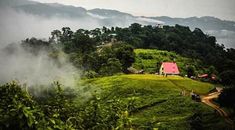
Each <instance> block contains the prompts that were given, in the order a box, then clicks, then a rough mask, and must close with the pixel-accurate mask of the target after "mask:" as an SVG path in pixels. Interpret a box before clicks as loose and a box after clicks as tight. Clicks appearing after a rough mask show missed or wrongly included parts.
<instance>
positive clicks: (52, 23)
mask: <svg viewBox="0 0 235 130" xmlns="http://www.w3.org/2000/svg"><path fill="white" fill-rule="evenodd" d="M0 18H1V20H0V39H1V40H0V44H1V45H6V44H9V43H12V42H18V41H21V40H23V39H26V38H30V37H37V38H48V37H49V36H50V32H52V31H53V30H55V29H61V28H62V27H70V28H71V29H72V30H76V29H79V28H84V29H94V28H96V27H101V26H100V25H99V23H98V22H97V21H96V20H94V19H89V18H82V19H79V20H78V19H73V20H71V19H66V18H59V17H51V18H48V17H42V16H36V15H31V14H26V13H24V12H16V11H15V10H13V9H11V8H2V9H0Z"/></svg>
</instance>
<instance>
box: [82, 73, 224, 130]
mask: <svg viewBox="0 0 235 130" xmlns="http://www.w3.org/2000/svg"><path fill="white" fill-rule="evenodd" d="M175 80H177V81H182V82H177V81H175ZM184 81H186V82H187V83H185V84H184ZM172 82H173V83H172ZM82 84H84V85H90V86H95V87H96V88H99V89H101V90H100V91H101V94H99V95H100V100H99V103H100V104H104V105H105V104H107V103H109V102H110V101H112V100H114V99H117V100H119V102H120V104H119V105H121V106H122V107H121V112H120V115H121V116H119V117H120V118H119V120H118V122H119V121H122V122H124V123H121V124H123V125H120V126H126V127H127V128H132V129H148V128H149V129H153V128H159V129H185V130H186V129H190V128H191V125H190V117H192V116H193V115H194V114H195V113H198V112H199V113H201V114H202V117H201V124H202V127H203V128H204V129H212V128H214V127H215V126H216V128H218V129H220V128H223V126H225V128H226V123H225V122H223V119H222V118H220V117H217V116H215V114H214V111H213V109H211V108H210V107H206V106H205V105H203V104H201V103H197V102H194V101H192V100H191V99H190V97H187V96H186V97H185V96H181V95H180V92H181V91H182V90H189V91H191V89H192V88H193V89H194V90H195V92H197V93H204V94H205V93H208V92H209V91H211V90H212V89H213V85H211V84H208V85H207V84H204V83H201V82H198V81H195V82H194V81H193V80H191V79H188V78H182V77H179V76H168V77H162V76H157V75H150V74H146V75H137V74H136V75H119V76H109V77H102V78H94V79H89V80H83V83H82ZM191 85H192V86H191ZM184 86H185V88H187V89H184V88H183V87H184ZM190 87H192V88H190ZM205 88H206V89H205ZM112 109H113V108H112ZM114 110H115V109H114ZM121 118H123V119H121ZM194 123H195V122H194ZM119 124H120V123H118V125H117V126H119ZM124 124H125V125H124Z"/></svg>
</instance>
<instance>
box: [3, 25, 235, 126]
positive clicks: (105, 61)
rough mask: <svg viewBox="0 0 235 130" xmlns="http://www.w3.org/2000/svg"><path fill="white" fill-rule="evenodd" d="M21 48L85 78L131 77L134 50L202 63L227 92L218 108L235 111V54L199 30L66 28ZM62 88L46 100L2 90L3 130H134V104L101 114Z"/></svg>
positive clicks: (93, 103)
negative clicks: (69, 66)
mask: <svg viewBox="0 0 235 130" xmlns="http://www.w3.org/2000/svg"><path fill="white" fill-rule="evenodd" d="M14 46H16V45H14V44H11V45H9V46H7V47H6V48H5V50H4V51H6V53H11V52H12V51H14V48H15V47H14ZM20 46H21V47H22V48H24V50H25V51H27V52H29V53H32V54H33V55H39V53H40V52H41V51H43V52H46V53H48V56H49V57H51V58H52V59H53V60H54V61H55V62H58V66H60V57H61V56H65V55H66V56H68V59H69V61H70V62H71V63H72V64H73V65H74V66H75V67H76V68H78V69H80V70H83V72H82V78H95V77H102V76H111V75H115V74H119V73H129V72H128V68H129V67H131V66H132V64H133V63H134V62H135V60H136V59H135V58H136V56H135V53H134V49H156V50H165V51H171V52H174V53H176V54H178V55H181V56H184V57H187V58H190V59H194V60H200V61H201V62H202V64H203V65H202V66H203V67H204V68H207V70H210V71H209V72H208V73H209V74H210V75H212V74H216V75H217V76H218V82H217V83H220V84H223V85H224V86H226V88H225V89H224V91H223V93H222V94H221V96H220V97H219V100H218V101H219V103H220V104H221V105H223V106H226V107H230V108H233V109H234V108H235V96H234V91H235V86H234V84H235V68H234V66H235V49H233V48H230V49H228V48H225V47H224V46H223V45H221V44H218V43H217V42H216V38H215V37H214V36H209V35H207V34H204V33H203V32H202V31H201V30H200V29H199V28H196V29H194V30H193V31H191V30H190V29H189V27H184V26H181V25H175V26H163V27H159V26H150V25H149V26H142V25H140V24H137V23H134V24H132V25H130V26H129V27H126V28H119V27H111V28H107V27H103V28H96V29H94V30H84V29H78V30H77V31H75V32H74V31H72V30H71V29H70V28H69V27H64V28H62V30H54V31H52V32H51V36H50V38H49V39H48V40H41V39H37V38H28V39H25V40H23V41H22V43H21V44H20ZM156 64H157V63H156ZM189 65H190V67H188V68H186V70H187V71H188V73H190V74H191V75H190V76H197V75H196V74H195V73H192V71H194V70H192V68H195V66H194V65H193V64H190V63H189ZM205 73H206V72H205ZM61 86H62V85H61V84H60V83H58V82H55V83H53V84H52V87H51V89H50V90H41V92H40V93H42V94H45V95H47V96H43V97H41V96H35V95H31V94H30V91H34V90H33V88H31V89H32V90H26V89H25V90H24V87H25V86H24V85H21V84H19V83H18V82H16V81H14V82H12V83H7V84H5V85H2V86H1V87H0V93H1V101H0V103H1V104H0V105H1V108H0V111H1V113H2V114H1V116H0V125H1V126H0V129H11V130H12V129H20V128H22V129H99V128H106V129H122V128H130V122H129V120H128V119H127V115H128V111H130V110H131V109H132V106H131V105H132V103H131V102H128V103H126V104H123V103H119V102H118V101H115V100H112V101H110V103H109V105H107V106H105V107H103V108H101V107H100V106H99V105H100V104H99V97H97V96H96V94H95V93H93V95H92V99H91V100H90V101H89V102H86V103H83V105H84V104H85V105H84V106H81V104H74V103H73V102H74V99H75V97H76V96H77V92H76V91H74V90H72V89H62V88H63V87H61ZM42 88H43V86H42ZM68 93H69V94H68ZM123 111H124V112H123ZM19 113H20V114H19ZM9 115H11V116H9ZM12 120H15V121H14V122H12Z"/></svg>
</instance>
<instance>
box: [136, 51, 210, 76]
mask: <svg viewBox="0 0 235 130" xmlns="http://www.w3.org/2000/svg"><path fill="white" fill-rule="evenodd" d="M134 52H135V54H136V58H135V62H134V63H133V67H134V68H136V69H138V70H140V69H143V70H144V71H145V72H146V73H156V72H159V69H160V65H161V63H162V62H176V63H177V65H178V67H179V69H180V73H181V75H183V76H185V75H187V68H188V67H189V66H191V67H193V68H195V71H196V73H197V74H204V73H207V72H208V68H207V66H206V65H204V64H203V62H202V61H201V60H199V59H193V58H187V57H183V56H181V55H179V54H176V53H174V52H169V51H162V50H156V49H135V50H134Z"/></svg>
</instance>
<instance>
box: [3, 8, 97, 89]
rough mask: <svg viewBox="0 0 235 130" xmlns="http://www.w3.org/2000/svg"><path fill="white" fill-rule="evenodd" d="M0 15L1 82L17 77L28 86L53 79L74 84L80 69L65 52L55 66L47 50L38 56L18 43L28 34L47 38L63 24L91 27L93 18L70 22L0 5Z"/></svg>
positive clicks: (65, 83)
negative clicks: (0, 6) (17, 10)
mask: <svg viewBox="0 0 235 130" xmlns="http://www.w3.org/2000/svg"><path fill="white" fill-rule="evenodd" d="M0 17H1V20H0V45H1V46H0V83H1V84H3V83H6V82H9V81H11V80H17V81H19V82H20V83H27V85H28V86H35V85H49V84H51V83H53V81H59V82H60V83H62V84H63V85H64V86H68V87H74V86H75V85H76V80H77V79H79V73H80V72H81V71H80V70H77V69H76V68H75V67H74V66H73V65H72V64H71V63H70V62H68V60H67V57H66V54H63V55H62V56H61V57H60V59H59V62H60V66H59V65H58V64H57V63H56V62H54V60H53V59H52V58H50V57H49V56H48V52H46V51H41V52H40V53H39V54H38V55H33V54H32V53H29V52H27V51H25V50H24V49H23V48H22V47H21V46H20V43H21V40H24V39H26V38H31V37H37V38H44V39H45V38H46V39H48V37H49V36H50V32H51V31H52V30H54V29H60V28H62V27H64V26H69V27H71V28H72V29H77V28H94V27H96V26H98V24H97V23H96V22H95V21H88V19H83V22H80V21H76V20H73V21H70V20H66V19H60V18H56V17H54V18H50V19H48V18H44V17H40V16H33V15H29V14H26V13H23V12H16V11H14V10H12V9H11V8H1V9H0ZM87 23H89V26H88V24H87ZM12 43H14V44H12ZM8 46H11V47H10V48H11V49H10V50H11V51H8V50H7V49H6V47H8ZM8 48H9V47H8Z"/></svg>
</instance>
